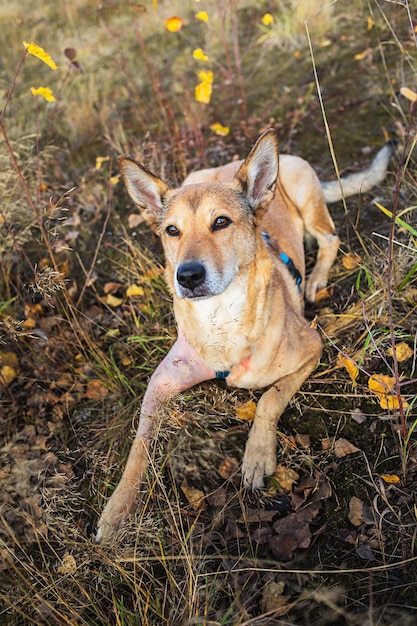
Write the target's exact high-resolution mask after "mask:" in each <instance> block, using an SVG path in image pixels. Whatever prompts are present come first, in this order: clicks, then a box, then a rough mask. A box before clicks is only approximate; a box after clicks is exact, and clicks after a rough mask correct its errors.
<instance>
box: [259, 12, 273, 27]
mask: <svg viewBox="0 0 417 626" xmlns="http://www.w3.org/2000/svg"><path fill="white" fill-rule="evenodd" d="M261 22H262V24H263V25H264V26H270V25H271V24H273V23H274V18H273V16H272V15H271V14H270V13H265V14H264V15H263V16H262V17H261Z"/></svg>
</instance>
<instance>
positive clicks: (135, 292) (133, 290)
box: [126, 285, 144, 298]
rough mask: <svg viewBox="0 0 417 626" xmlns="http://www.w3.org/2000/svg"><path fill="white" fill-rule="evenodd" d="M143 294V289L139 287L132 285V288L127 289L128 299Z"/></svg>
mask: <svg viewBox="0 0 417 626" xmlns="http://www.w3.org/2000/svg"><path fill="white" fill-rule="evenodd" d="M143 293H144V292H143V287H140V286H139V285H130V287H128V288H127V289H126V295H127V297H128V298H132V297H133V296H143Z"/></svg>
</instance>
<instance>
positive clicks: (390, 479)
mask: <svg viewBox="0 0 417 626" xmlns="http://www.w3.org/2000/svg"><path fill="white" fill-rule="evenodd" d="M380 477H381V478H382V480H383V481H384V483H387V485H396V484H398V483H399V482H401V478H400V477H399V476H397V475H396V474H380Z"/></svg>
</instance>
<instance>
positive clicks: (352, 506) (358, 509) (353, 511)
mask: <svg viewBox="0 0 417 626" xmlns="http://www.w3.org/2000/svg"><path fill="white" fill-rule="evenodd" d="M363 507H364V504H363V502H362V500H360V499H359V498H357V497H356V496H352V497H351V499H350V501H349V513H348V517H349V521H350V523H351V524H353V525H354V526H360V525H361V524H362V522H363Z"/></svg>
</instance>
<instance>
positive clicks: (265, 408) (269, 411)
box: [242, 344, 321, 489]
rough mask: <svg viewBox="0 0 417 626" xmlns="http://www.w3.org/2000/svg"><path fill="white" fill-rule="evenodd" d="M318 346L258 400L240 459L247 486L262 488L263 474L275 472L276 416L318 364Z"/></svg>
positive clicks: (277, 418)
mask: <svg viewBox="0 0 417 626" xmlns="http://www.w3.org/2000/svg"><path fill="white" fill-rule="evenodd" d="M317 348H318V349H317V350H316V355H315V356H314V358H310V359H309V360H308V361H307V362H305V363H304V364H303V365H302V366H301V367H300V368H299V369H298V370H296V371H295V372H292V373H291V374H288V375H287V376H284V377H283V378H281V379H280V380H278V381H277V382H276V383H275V384H274V385H273V386H272V387H270V389H268V391H266V392H265V393H264V394H263V395H262V397H261V399H260V400H259V402H258V406H257V407H256V413H255V419H254V421H253V424H252V428H251V430H250V433H249V437H248V441H247V443H246V448H245V454H244V456H243V461H242V478H243V484H244V485H245V486H246V487H251V488H252V489H261V488H262V487H263V486H264V477H265V476H270V475H271V474H273V473H274V471H275V468H276V465H277V458H276V427H277V424H278V421H279V418H280V417H281V415H282V413H283V412H284V410H285V408H286V406H287V404H288V402H289V401H290V400H291V398H292V396H293V395H294V394H295V393H296V392H297V391H298V390H299V388H300V387H301V385H302V384H303V382H304V381H305V379H306V378H307V377H308V376H309V375H310V373H311V372H312V370H313V369H314V367H315V366H316V365H317V362H318V359H319V356H320V350H321V348H320V346H319V344H317Z"/></svg>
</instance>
